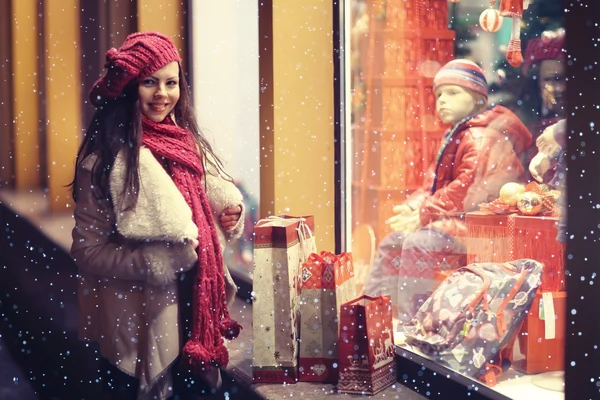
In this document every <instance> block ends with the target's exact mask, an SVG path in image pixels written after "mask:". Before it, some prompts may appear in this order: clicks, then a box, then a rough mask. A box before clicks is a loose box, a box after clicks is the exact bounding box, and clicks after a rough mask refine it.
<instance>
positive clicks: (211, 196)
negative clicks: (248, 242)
mask: <svg viewBox="0 0 600 400" xmlns="http://www.w3.org/2000/svg"><path fill="white" fill-rule="evenodd" d="M206 195H207V196H208V201H209V202H210V207H211V208H212V211H213V214H214V219H215V223H216V224H217V225H218V227H219V229H221V225H220V224H219V216H220V215H221V213H222V212H223V210H225V209H226V208H232V207H236V206H240V208H241V209H242V213H241V215H240V219H239V220H238V222H237V224H236V225H235V226H234V227H233V229H231V230H229V231H226V232H223V234H224V235H225V237H226V238H227V239H237V238H239V237H240V236H241V235H242V233H243V231H244V220H245V214H246V209H245V206H244V197H243V196H242V192H240V190H239V189H238V188H237V186H235V184H234V183H233V182H231V181H230V180H227V179H225V178H224V177H222V176H221V175H220V174H219V173H218V172H217V171H214V170H211V169H209V168H207V172H206Z"/></svg>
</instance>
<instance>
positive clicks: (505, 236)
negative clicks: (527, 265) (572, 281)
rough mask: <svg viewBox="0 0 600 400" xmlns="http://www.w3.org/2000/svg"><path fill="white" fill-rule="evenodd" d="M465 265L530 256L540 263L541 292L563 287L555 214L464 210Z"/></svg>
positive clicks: (562, 247)
mask: <svg viewBox="0 0 600 400" xmlns="http://www.w3.org/2000/svg"><path fill="white" fill-rule="evenodd" d="M465 220H466V223H467V228H468V236H467V241H466V243H467V264H471V263H474V262H506V261H511V260H518V259H520V258H530V259H533V260H536V261H539V262H541V263H543V264H544V273H543V275H542V285H541V288H540V289H541V290H542V291H561V290H565V265H564V245H563V244H562V243H560V242H558V241H556V235H557V228H556V222H557V220H558V218H556V217H542V216H534V217H528V216H523V215H516V214H510V215H496V214H490V213H486V212H482V211H478V212H472V213H467V214H466V217H465Z"/></svg>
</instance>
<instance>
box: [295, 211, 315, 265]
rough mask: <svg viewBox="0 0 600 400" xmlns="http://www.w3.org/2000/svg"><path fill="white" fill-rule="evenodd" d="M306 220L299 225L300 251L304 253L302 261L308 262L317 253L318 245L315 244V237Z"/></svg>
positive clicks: (303, 219)
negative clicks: (310, 256) (311, 255)
mask: <svg viewBox="0 0 600 400" xmlns="http://www.w3.org/2000/svg"><path fill="white" fill-rule="evenodd" d="M305 221H306V219H305V218H302V221H300V222H299V223H298V228H296V231H297V232H298V241H299V242H300V250H301V252H302V261H306V260H308V257H309V255H310V254H313V253H316V252H317V245H316V244H315V240H314V236H313V234H312V231H311V230H310V227H309V226H308V224H305V223H304V222H305Z"/></svg>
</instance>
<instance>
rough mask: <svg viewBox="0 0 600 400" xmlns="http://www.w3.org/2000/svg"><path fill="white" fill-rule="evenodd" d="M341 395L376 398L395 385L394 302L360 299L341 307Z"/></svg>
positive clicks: (339, 390) (382, 297) (386, 298)
mask: <svg viewBox="0 0 600 400" xmlns="http://www.w3.org/2000/svg"><path fill="white" fill-rule="evenodd" d="M339 358H340V361H339V367H340V374H339V381H338V385H337V388H338V392H340V393H356V394H363V395H364V394H368V395H374V394H377V393H379V392H381V391H382V390H383V389H385V388H387V387H389V386H391V385H392V384H393V383H394V382H396V362H395V360H394V331H393V329H392V303H391V300H390V297H389V296H380V297H369V296H361V297H359V298H358V299H355V300H352V301H350V302H348V303H345V304H343V305H342V309H341V316H340V336H339Z"/></svg>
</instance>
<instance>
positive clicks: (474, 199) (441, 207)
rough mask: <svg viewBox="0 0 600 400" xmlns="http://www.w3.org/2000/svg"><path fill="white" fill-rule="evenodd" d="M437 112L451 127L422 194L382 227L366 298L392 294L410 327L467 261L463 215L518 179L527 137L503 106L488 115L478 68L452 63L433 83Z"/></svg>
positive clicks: (402, 319)
mask: <svg viewBox="0 0 600 400" xmlns="http://www.w3.org/2000/svg"><path fill="white" fill-rule="evenodd" d="M434 92H435V95H436V112H437V114H438V116H439V118H440V119H441V120H442V122H444V123H446V124H450V125H452V128H451V129H450V130H449V131H448V132H447V133H446V134H445V135H444V138H443V140H442V144H441V146H440V148H439V150H438V154H437V157H436V161H435V164H434V165H433V166H432V168H431V169H430V171H429V172H428V173H427V178H426V180H425V183H424V185H423V187H422V188H421V189H419V190H417V191H416V192H414V193H413V194H411V196H410V197H409V198H408V199H407V200H406V201H405V202H404V203H402V204H400V205H398V206H396V207H394V209H393V212H394V213H395V215H394V216H392V217H391V218H390V219H389V220H388V221H387V223H388V224H389V225H390V227H391V228H392V230H393V231H394V232H392V233H391V234H389V235H388V236H386V237H385V238H384V239H383V240H382V241H381V243H380V244H379V247H378V250H377V255H376V257H375V260H374V265H373V268H372V270H371V274H370V276H369V280H368V282H367V283H366V288H365V294H367V295H371V296H378V295H390V296H391V297H392V303H393V305H394V306H396V307H397V309H398V317H399V319H400V323H401V324H403V323H407V322H409V321H410V319H411V318H412V316H413V315H414V313H415V312H416V311H417V310H418V308H419V307H420V304H421V303H422V302H423V301H424V300H425V299H427V297H428V296H429V294H430V293H431V292H433V290H435V288H436V287H437V286H438V284H439V283H440V281H441V280H442V279H443V278H444V276H445V275H446V274H447V273H448V272H450V271H451V270H454V269H456V268H459V267H461V266H463V265H464V264H465V262H466V246H465V244H464V243H463V242H464V240H463V239H462V238H464V237H465V236H466V232H467V228H466V225H465V223H464V219H463V216H464V213H465V212H467V211H471V210H474V209H476V208H477V205H478V204H480V203H482V202H486V201H490V200H491V199H493V198H496V197H497V196H498V192H499V190H500V187H501V186H502V185H503V184H504V183H506V182H509V181H513V180H516V179H519V178H521V177H522V175H523V173H524V170H523V167H522V164H521V162H520V161H519V158H518V155H519V154H520V153H521V152H523V151H524V150H525V149H527V148H528V147H529V146H530V145H531V140H532V139H531V133H529V131H528V130H527V128H526V127H525V126H524V125H523V124H522V123H521V121H520V120H519V119H518V118H517V117H516V116H515V115H514V114H513V113H512V112H511V111H509V110H508V109H506V108H504V107H502V106H494V107H491V108H487V105H486V103H487V95H488V92H487V81H486V79H485V77H484V74H483V71H482V70H481V68H479V66H477V65H476V64H475V63H473V62H471V61H469V60H463V59H459V60H453V61H451V62H449V63H448V64H446V65H445V66H444V67H442V68H441V69H440V71H438V73H437V74H436V76H435V78H434Z"/></svg>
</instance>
